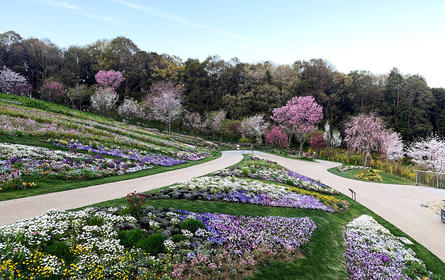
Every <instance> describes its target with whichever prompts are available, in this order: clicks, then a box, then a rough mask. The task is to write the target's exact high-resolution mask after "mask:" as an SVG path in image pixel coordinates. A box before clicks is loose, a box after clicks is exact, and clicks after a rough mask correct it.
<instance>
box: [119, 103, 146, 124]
mask: <svg viewBox="0 0 445 280" xmlns="http://www.w3.org/2000/svg"><path fill="white" fill-rule="evenodd" d="M117 113H118V114H119V116H120V117H121V118H123V119H124V120H126V121H128V122H131V121H133V120H135V119H137V118H139V117H140V116H141V107H140V106H139V105H138V102H137V101H136V100H134V99H131V98H130V99H127V98H125V99H124V103H122V105H121V106H119V108H117Z"/></svg>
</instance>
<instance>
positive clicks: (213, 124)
mask: <svg viewBox="0 0 445 280" xmlns="http://www.w3.org/2000/svg"><path fill="white" fill-rule="evenodd" d="M225 119H226V112H225V111H224V110H219V111H214V112H210V113H207V118H206V121H205V127H207V129H208V130H210V131H211V132H212V133H215V132H218V131H219V130H220V128H221V124H222V122H223V121H224V120H225Z"/></svg>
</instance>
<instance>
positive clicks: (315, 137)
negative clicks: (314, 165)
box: [309, 131, 328, 153]
mask: <svg viewBox="0 0 445 280" xmlns="http://www.w3.org/2000/svg"><path fill="white" fill-rule="evenodd" d="M309 142H310V144H311V148H312V149H314V150H315V151H317V153H320V150H323V149H324V148H326V146H327V145H328V144H327V143H326V141H325V140H324V137H323V133H321V132H318V131H316V132H314V133H312V134H311V138H310V140H309Z"/></svg>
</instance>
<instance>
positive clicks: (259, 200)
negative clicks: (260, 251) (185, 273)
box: [147, 176, 333, 212]
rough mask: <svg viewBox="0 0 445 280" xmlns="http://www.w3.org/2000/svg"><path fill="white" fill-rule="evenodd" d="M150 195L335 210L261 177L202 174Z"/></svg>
mask: <svg viewBox="0 0 445 280" xmlns="http://www.w3.org/2000/svg"><path fill="white" fill-rule="evenodd" d="M147 197H148V198H149V199H169V198H174V199H182V198H185V199H200V200H216V201H227V202H239V203H249V204H259V205H265V206H275V207H292V208H303V209H319V210H323V211H327V212H333V210H332V208H330V207H328V206H326V205H324V204H323V203H321V202H320V201H319V200H317V199H316V198H315V197H313V196H310V195H303V194H296V193H294V192H292V191H289V190H288V189H287V188H286V187H284V186H280V185H277V184H273V183H266V182H263V181H258V180H251V179H247V180H246V179H241V178H230V177H214V176H209V177H200V178H194V179H192V180H190V181H188V182H185V183H181V184H177V185H173V186H171V187H170V188H169V189H163V190H161V191H160V192H159V193H152V194H148V195H147Z"/></svg>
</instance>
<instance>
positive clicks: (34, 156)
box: [0, 143, 152, 190]
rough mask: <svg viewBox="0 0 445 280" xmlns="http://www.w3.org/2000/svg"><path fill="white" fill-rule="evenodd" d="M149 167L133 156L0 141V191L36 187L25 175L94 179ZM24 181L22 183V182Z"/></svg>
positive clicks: (149, 166)
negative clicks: (107, 154) (115, 156)
mask: <svg viewBox="0 0 445 280" xmlns="http://www.w3.org/2000/svg"><path fill="white" fill-rule="evenodd" d="M149 168H152V166H151V165H149V164H148V163H144V162H138V161H135V160H132V159H125V160H122V159H120V158H114V159H112V158H103V157H102V156H101V155H95V156H90V155H87V154H83V153H76V152H73V151H71V152H67V151H59V150H51V149H48V148H43V147H35V146H27V145H20V144H10V143H0V178H1V182H0V188H1V189H2V190H8V189H20V188H29V187H35V185H33V184H29V183H27V182H22V179H23V177H26V176H45V177H47V178H52V179H78V180H86V179H95V178H100V177H106V176H113V175H122V174H125V173H132V172H136V171H140V170H145V169H149ZM23 183H25V184H23Z"/></svg>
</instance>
